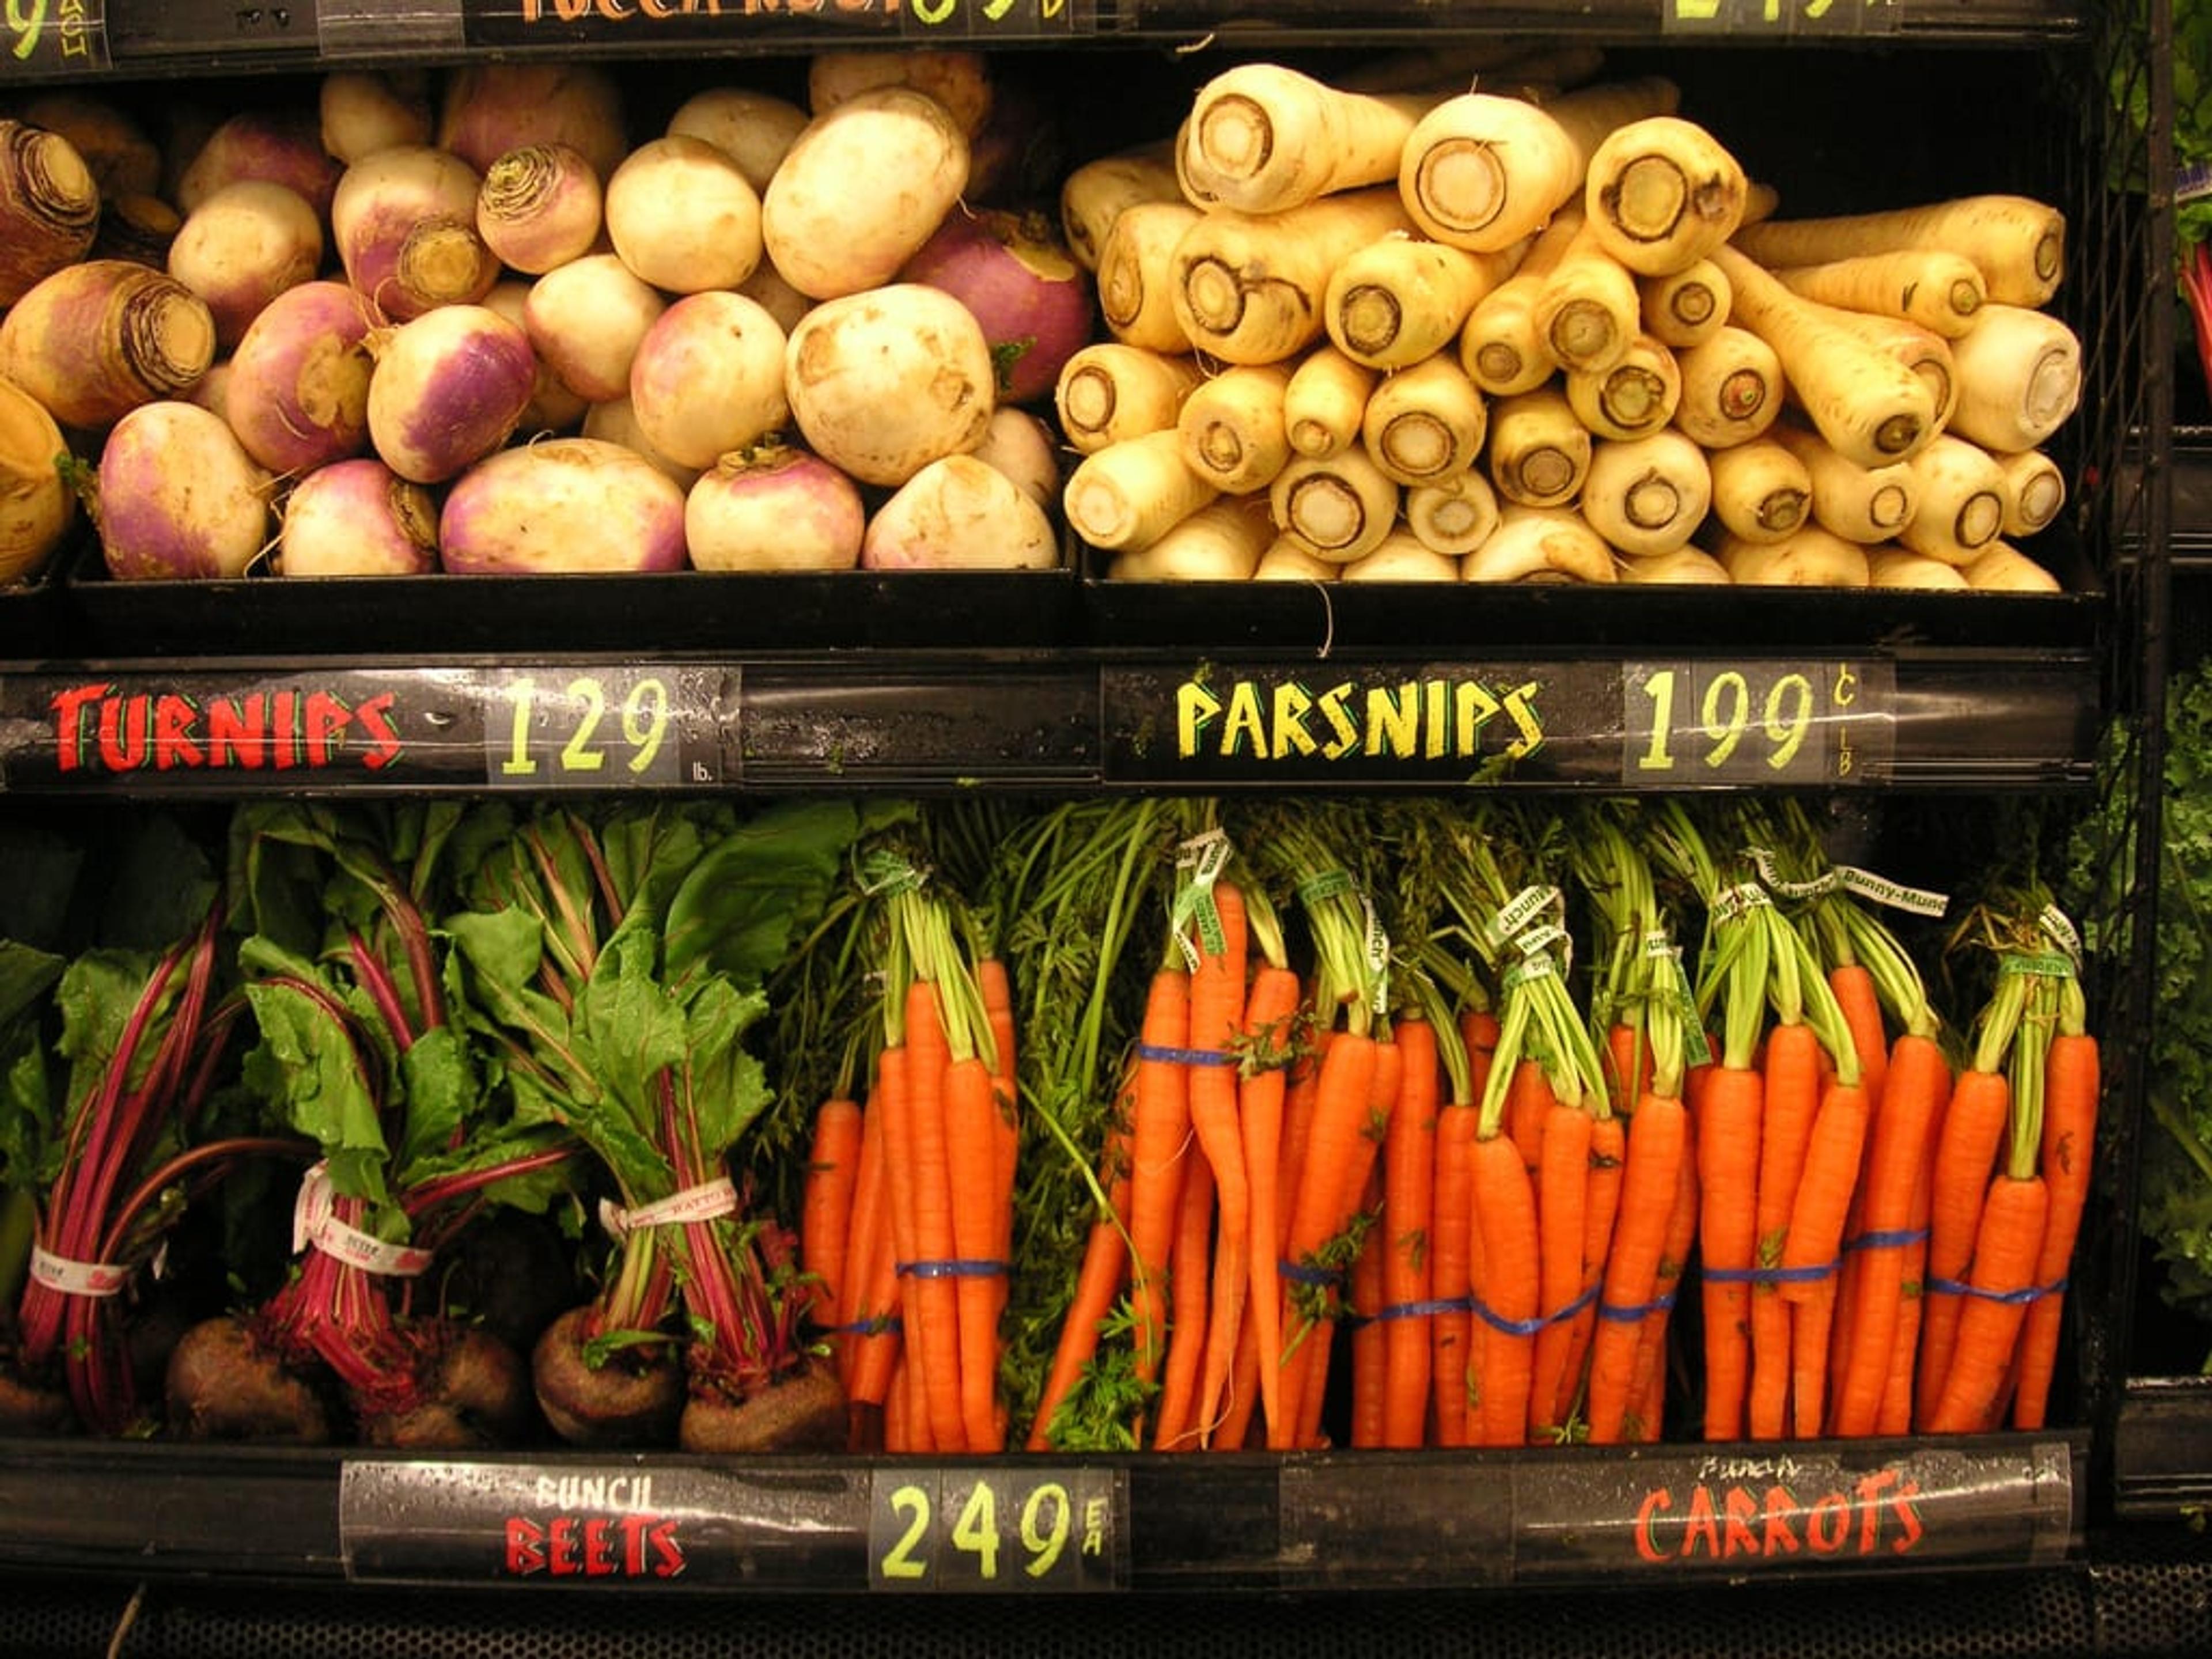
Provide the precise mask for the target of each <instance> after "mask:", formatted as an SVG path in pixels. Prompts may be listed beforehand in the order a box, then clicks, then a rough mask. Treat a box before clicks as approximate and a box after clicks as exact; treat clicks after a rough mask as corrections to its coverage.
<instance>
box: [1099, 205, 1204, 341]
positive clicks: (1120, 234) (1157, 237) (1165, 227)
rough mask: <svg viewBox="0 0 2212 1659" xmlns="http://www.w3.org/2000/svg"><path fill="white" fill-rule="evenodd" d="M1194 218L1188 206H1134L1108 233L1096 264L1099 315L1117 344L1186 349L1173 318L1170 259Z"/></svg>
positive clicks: (1187, 338)
mask: <svg viewBox="0 0 2212 1659" xmlns="http://www.w3.org/2000/svg"><path fill="white" fill-rule="evenodd" d="M1198 216H1199V213H1198V210H1197V209H1196V208H1194V207H1193V206H1191V205H1190V204H1189V203H1188V202H1182V201H1175V202H1135V203H1132V204H1130V205H1129V206H1127V207H1126V208H1124V209H1123V210H1121V213H1120V214H1119V215H1118V216H1116V217H1115V220H1114V222H1113V224H1112V225H1111V227H1109V228H1108V230H1107V232H1106V234H1105V237H1104V239H1103V240H1102V241H1101V243H1100V244H1099V246H1098V249H1097V259H1096V272H1095V283H1096V286H1097V290H1098V315H1099V317H1100V319H1101V320H1103V322H1104V323H1105V325H1106V328H1107V331H1108V332H1109V333H1110V334H1112V335H1113V337H1115V339H1117V340H1119V341H1120V342H1121V343H1122V344H1124V345H1133V346H1142V347H1143V348H1144V349H1146V350H1147V351H1165V352H1185V351H1188V350H1189V349H1190V336H1189V335H1188V334H1187V333H1185V332H1184V331H1183V326H1182V319H1181V318H1180V317H1179V316H1178V315H1177V314H1176V304H1175V270H1174V260H1175V251H1176V244H1177V243H1179V242H1181V241H1182V239H1183V234H1184V233H1185V232H1187V231H1188V230H1189V228H1191V226H1192V225H1194V224H1195V223H1196V222H1198Z"/></svg>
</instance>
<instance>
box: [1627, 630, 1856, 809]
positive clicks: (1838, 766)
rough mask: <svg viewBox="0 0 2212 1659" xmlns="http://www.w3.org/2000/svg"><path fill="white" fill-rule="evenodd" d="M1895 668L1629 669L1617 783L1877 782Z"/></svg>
mask: <svg viewBox="0 0 2212 1659" xmlns="http://www.w3.org/2000/svg"><path fill="white" fill-rule="evenodd" d="M1896 690H1897V675H1896V668H1895V665H1893V663H1891V662H1889V661H1887V659H1878V658H1877V659H1866V660H1863V661H1837V662H1806V661H1796V660H1792V659H1786V658H1785V659H1776V660H1754V659H1746V660H1729V659H1720V660H1713V661H1686V662H1641V663H1630V664H1628V665H1626V667H1624V668H1623V669H1622V671H1621V710H1620V731H1621V752H1620V772H1621V780H1622V781H1623V782H1625V783H1628V784H1631V785H1643V786H1646V787H1671V788H1697V787H1711V786H1734V787H1742V786H1753V787H1763V786H1768V785H1775V786H1779V785H1790V784H1817V785H1825V786H1827V787H1842V786H1848V785H1853V784H1866V783H1881V782H1883V781H1887V778H1888V776H1889V775H1890V768H1891V763H1892V761H1893V758H1894V757H1895V752H1896Z"/></svg>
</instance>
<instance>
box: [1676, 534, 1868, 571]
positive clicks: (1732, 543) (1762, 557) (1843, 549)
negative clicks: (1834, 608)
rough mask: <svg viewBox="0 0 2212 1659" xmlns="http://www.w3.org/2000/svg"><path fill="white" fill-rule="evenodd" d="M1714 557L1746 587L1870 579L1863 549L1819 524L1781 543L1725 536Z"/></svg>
mask: <svg viewBox="0 0 2212 1659" xmlns="http://www.w3.org/2000/svg"><path fill="white" fill-rule="evenodd" d="M1713 556H1714V557H1716V558H1717V559H1718V560H1719V561H1720V562H1721V567H1722V568H1723V569H1725V570H1726V571H1727V572H1728V573H1729V580H1731V581H1734V582H1736V583H1738V584H1740V585H1741V586H1746V587H1864V586H1867V585H1868V583H1869V581H1870V580H1872V576H1871V573H1870V572H1869V569H1868V567H1867V556H1866V550H1865V549H1864V548H1863V547H1861V546H1860V545H1859V544H1857V542H1847V541H1845V540H1844V538H1842V537H1841V536H1836V535H1832V534H1830V533H1829V532H1827V531H1825V530H1823V529H1821V528H1820V526H1818V525H1815V524H1808V525H1806V526H1802V527H1801V528H1800V529H1799V530H1798V532H1797V533H1796V535H1794V536H1790V537H1788V538H1785V539H1784V540H1782V541H1778V542H1752V541H1745V540H1743V539H1742V538H1740V537H1735V536H1726V537H1723V538H1721V542H1720V544H1719V546H1718V547H1717V548H1716V549H1715V550H1714V555H1713Z"/></svg>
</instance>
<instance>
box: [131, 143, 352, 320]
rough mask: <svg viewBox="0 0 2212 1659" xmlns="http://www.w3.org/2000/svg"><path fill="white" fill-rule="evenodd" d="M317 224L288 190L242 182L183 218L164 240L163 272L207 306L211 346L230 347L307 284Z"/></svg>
mask: <svg viewBox="0 0 2212 1659" xmlns="http://www.w3.org/2000/svg"><path fill="white" fill-rule="evenodd" d="M322 262H323V225H322V221H321V220H320V219H319V217H317V216H316V214H315V210H314V209H313V206H311V205H310V204H309V203H308V201H307V197H304V196H302V195H301V194H300V192H299V191H296V190H294V189H293V188H292V187H291V186H290V185H279V184H272V183H271V182H270V181H269V180H268V179H238V180H237V181H236V182H234V183H232V184H228V185H224V186H223V187H222V189H221V190H218V191H215V192H213V193H212V194H211V195H210V196H209V197H207V198H206V199H205V200H204V201H203V202H202V203H201V204H199V205H198V206H197V207H196V208H194V209H193V210H191V212H190V213H188V214H186V215H185V221H184V222H183V223H182V224H181V225H179V227H178V228H177V234H176V235H175V236H174V237H173V239H172V240H170V243H169V252H168V268H169V275H170V276H173V277H175V278H176V279H177V280H178V281H179V282H180V283H183V284H184V285H185V287H186V288H188V289H191V291H192V292H193V293H195V294H197V295H199V296H200V298H201V299H203V300H204V301H206V302H207V307H208V309H209V310H210V312H212V313H214V314H215V334H216V344H217V345H218V346H219V347H221V348H222V349H229V348H230V347H233V346H235V345H236V344H237V343H238V342H239V340H240V337H242V336H243V335H244V334H245V332H246V325H248V324H249V323H251V322H252V320H253V319H254V318H255V317H256V316H258V314H259V313H260V312H261V309H262V307H264V306H266V305H267V304H268V303H269V302H270V301H271V300H273V299H275V298H276V296H277V295H280V294H282V293H283V292H284V290H285V289H289V288H297V287H298V286H299V285H300V284H301V283H305V282H309V281H312V280H313V277H314V275H315V272H316V270H318V269H319V267H320V266H321V264H322Z"/></svg>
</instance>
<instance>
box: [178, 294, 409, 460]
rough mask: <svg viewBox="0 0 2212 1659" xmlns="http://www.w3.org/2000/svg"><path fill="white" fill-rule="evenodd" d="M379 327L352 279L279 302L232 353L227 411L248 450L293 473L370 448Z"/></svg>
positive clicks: (249, 328)
mask: <svg viewBox="0 0 2212 1659" xmlns="http://www.w3.org/2000/svg"><path fill="white" fill-rule="evenodd" d="M378 326H379V319H378V317H377V314H376V308H375V307H374V306H373V305H371V304H370V303H369V301H368V299H367V297H366V296H364V295H361V294H358V293H356V292H355V291H354V290H353V289H350V288H348V287H347V286H346V285H345V284H344V283H334V282H313V283H301V284H300V285H299V286H298V287H296V288H291V289H286V290H285V291H284V292H283V293H282V294H280V295H277V296H276V298H275V299H273V300H271V301H270V302H269V304H268V306H267V307H264V309H263V311H262V313H261V314H260V315H259V316H258V317H256V318H255V319H253V321H252V323H250V324H249V325H247V326H246V335H245V337H244V338H242V339H240V341H239V343H238V349H237V350H236V351H234V352H233V353H232V354H231V357H230V368H229V374H228V380H229V382H230V384H229V386H228V390H227V392H226V395H225V398H224V400H223V414H224V416H225V418H226V419H228V421H229V422H230V427H231V430H232V431H234V432H235V433H236V434H237V435H238V440H239V441H240V443H242V444H244V445H245V446H246V453H247V454H249V455H251V456H252V457H253V459H255V460H257V461H258V462H259V463H260V464H261V465H264V466H265V467H267V468H269V469H270V471H273V472H284V473H300V472H305V471H308V470H309V469H310V468H313V467H318V466H323V465H327V464H328V463H330V462H331V461H336V460H340V459H344V458H345V457H346V456H349V455H358V454H359V453H361V452H362V450H363V449H364V448H365V447H367V446H368V383H369V376H370V374H371V372H372V370H373V369H374V366H375V365H374V358H373V357H372V356H371V355H370V351H369V335H370V333H371V332H372V331H374V329H376V328H377V327H378ZM195 401H197V399H196V400H195Z"/></svg>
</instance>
